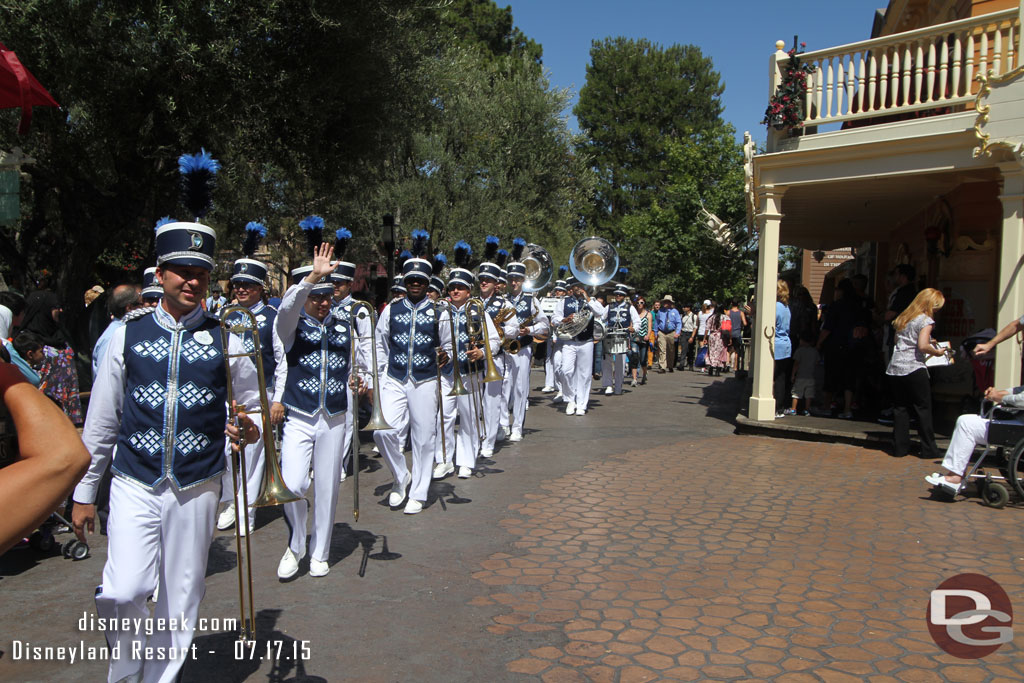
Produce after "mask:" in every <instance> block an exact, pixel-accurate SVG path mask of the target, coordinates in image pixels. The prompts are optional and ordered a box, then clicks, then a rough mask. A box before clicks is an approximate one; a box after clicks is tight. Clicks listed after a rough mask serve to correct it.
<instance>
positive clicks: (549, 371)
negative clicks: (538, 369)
mask: <svg viewBox="0 0 1024 683" xmlns="http://www.w3.org/2000/svg"><path fill="white" fill-rule="evenodd" d="M544 386H545V387H557V386H558V380H557V379H555V342H554V341H552V340H550V339H549V340H548V351H547V354H546V355H545V356H544Z"/></svg>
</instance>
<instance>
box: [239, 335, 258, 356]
mask: <svg viewBox="0 0 1024 683" xmlns="http://www.w3.org/2000/svg"><path fill="white" fill-rule="evenodd" d="M242 348H244V349H245V352H246V353H252V352H253V351H255V350H256V342H254V341H253V340H252V335H246V336H245V339H244V340H243V341H242Z"/></svg>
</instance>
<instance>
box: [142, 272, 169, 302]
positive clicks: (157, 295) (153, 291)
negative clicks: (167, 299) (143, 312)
mask: <svg viewBox="0 0 1024 683" xmlns="http://www.w3.org/2000/svg"><path fill="white" fill-rule="evenodd" d="M162 298H164V288H163V287H161V286H160V283H159V282H157V281H156V267H153V268H146V271H145V272H144V273H143V274H142V305H143V306H146V307H149V308H152V307H153V306H156V305H157V304H158V303H160V299H162Z"/></svg>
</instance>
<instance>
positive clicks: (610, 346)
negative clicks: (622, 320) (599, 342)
mask: <svg viewBox="0 0 1024 683" xmlns="http://www.w3.org/2000/svg"><path fill="white" fill-rule="evenodd" d="M604 352H605V354H606V355H618V354H620V353H622V354H626V353H629V332H628V331H627V330H621V329H616V330H608V332H606V333H605V335H604Z"/></svg>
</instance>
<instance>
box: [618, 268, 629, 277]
mask: <svg viewBox="0 0 1024 683" xmlns="http://www.w3.org/2000/svg"><path fill="white" fill-rule="evenodd" d="M619 275H629V268H626V267H622V268H619Z"/></svg>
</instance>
